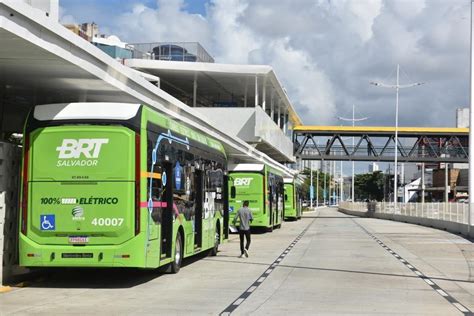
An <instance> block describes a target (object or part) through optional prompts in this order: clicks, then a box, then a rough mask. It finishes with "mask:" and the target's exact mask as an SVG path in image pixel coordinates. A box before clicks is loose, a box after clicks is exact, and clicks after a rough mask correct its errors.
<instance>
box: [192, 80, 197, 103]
mask: <svg viewBox="0 0 474 316" xmlns="http://www.w3.org/2000/svg"><path fill="white" fill-rule="evenodd" d="M196 102H197V72H195V73H194V81H193V108H195V107H196Z"/></svg>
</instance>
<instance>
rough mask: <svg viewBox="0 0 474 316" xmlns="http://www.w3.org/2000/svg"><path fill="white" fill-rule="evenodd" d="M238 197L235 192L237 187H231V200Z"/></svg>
mask: <svg viewBox="0 0 474 316" xmlns="http://www.w3.org/2000/svg"><path fill="white" fill-rule="evenodd" d="M235 196H236V191H235V186H231V187H230V198H231V199H235Z"/></svg>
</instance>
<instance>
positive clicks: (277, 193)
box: [228, 164, 284, 230]
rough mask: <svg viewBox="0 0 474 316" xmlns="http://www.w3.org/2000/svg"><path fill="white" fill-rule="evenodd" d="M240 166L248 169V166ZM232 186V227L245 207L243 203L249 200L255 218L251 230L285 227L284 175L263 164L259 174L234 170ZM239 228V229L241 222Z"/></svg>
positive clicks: (230, 187) (231, 174) (230, 217)
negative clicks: (282, 225)
mask: <svg viewBox="0 0 474 316" xmlns="http://www.w3.org/2000/svg"><path fill="white" fill-rule="evenodd" d="M239 166H240V167H241V168H243V169H245V164H241V165H239ZM252 166H254V165H252ZM250 169H251V168H250ZM228 186H229V222H230V225H233V223H234V217H235V215H236V213H237V211H238V210H239V208H241V207H242V203H243V202H244V201H249V208H250V210H251V211H252V216H253V221H252V223H251V225H250V226H251V227H261V228H266V229H268V230H273V228H275V227H277V228H279V227H281V224H282V222H283V217H284V201H283V199H284V197H283V177H282V176H281V173H280V172H278V171H276V170H273V169H271V168H269V167H268V166H266V165H262V169H261V170H259V171H245V170H242V171H237V170H236V171H230V172H229V185H228ZM232 191H234V192H235V195H233V192H232ZM236 225H237V226H238V221H237V220H236Z"/></svg>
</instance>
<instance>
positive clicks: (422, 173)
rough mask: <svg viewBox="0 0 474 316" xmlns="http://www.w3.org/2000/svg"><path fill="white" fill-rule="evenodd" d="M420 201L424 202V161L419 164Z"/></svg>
mask: <svg viewBox="0 0 474 316" xmlns="http://www.w3.org/2000/svg"><path fill="white" fill-rule="evenodd" d="M421 203H425V163H424V162H423V163H422V164H421Z"/></svg>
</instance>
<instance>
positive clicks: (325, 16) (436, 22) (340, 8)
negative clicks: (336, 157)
mask: <svg viewBox="0 0 474 316" xmlns="http://www.w3.org/2000/svg"><path fill="white" fill-rule="evenodd" d="M157 7H158V8H157V9H155V8H150V7H146V6H145V5H142V4H138V5H135V6H134V7H133V8H132V9H130V10H128V12H125V13H123V14H122V15H120V16H114V17H110V19H109V20H110V21H111V22H110V25H108V27H109V28H110V29H111V30H113V31H114V32H115V33H116V34H117V35H119V36H120V38H122V39H125V40H127V41H128V42H151V41H199V42H201V43H202V44H203V45H204V47H205V48H206V49H207V50H209V51H210V52H211V54H212V55H213V56H214V57H215V58H216V61H217V62H222V63H263V64H269V65H271V66H273V67H274V69H275V70H276V73H277V76H278V77H279V79H280V81H281V82H282V84H283V85H284V86H285V87H286V89H287V91H288V94H289V96H290V99H291V101H292V102H293V103H294V104H295V105H296V107H297V110H298V111H299V113H300V115H301V116H302V117H303V118H304V121H305V123H307V124H339V122H337V121H336V119H335V116H336V115H341V116H347V115H348V114H349V113H350V111H351V110H350V109H351V106H352V104H354V103H355V104H356V105H357V106H358V108H359V110H360V112H361V113H360V114H361V115H364V116H370V117H371V120H370V121H367V124H372V125H391V124H393V121H394V120H393V114H394V113H393V104H394V93H393V91H390V90H383V89H377V88H376V87H373V86H370V85H369V84H368V82H369V81H373V80H379V81H384V82H394V81H395V76H394V73H395V68H396V65H397V63H399V64H400V65H401V69H402V77H401V79H402V82H413V81H423V82H426V85H425V86H422V87H418V88H413V89H410V90H408V89H407V90H406V91H403V93H402V95H401V100H400V102H401V105H402V108H403V110H402V112H401V113H400V115H401V116H400V124H401V125H418V126H449V125H453V124H454V116H455V108H456V107H459V106H463V105H464V106H465V105H467V104H468V103H467V102H468V96H469V95H468V82H469V73H468V68H469V67H468V65H469V19H468V18H469V16H468V14H469V2H468V1H465V0H450V1H445V0H430V1H426V0H299V1H292V0H280V1H274V0H259V1H251V0H248V1H247V0H211V2H210V3H209V5H208V10H207V14H206V16H201V15H197V14H190V13H188V12H187V11H186V10H185V2H184V1H183V0H169V1H165V0H159V1H158V6H157ZM105 14H106V13H105ZM466 17H467V18H466ZM381 109H383V110H381ZM450 117H452V119H449V118H450Z"/></svg>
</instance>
